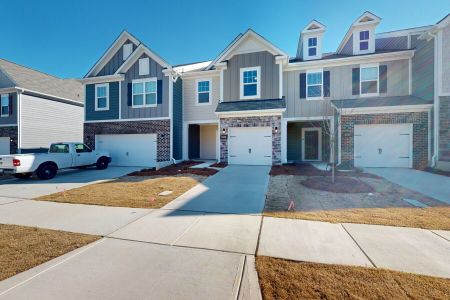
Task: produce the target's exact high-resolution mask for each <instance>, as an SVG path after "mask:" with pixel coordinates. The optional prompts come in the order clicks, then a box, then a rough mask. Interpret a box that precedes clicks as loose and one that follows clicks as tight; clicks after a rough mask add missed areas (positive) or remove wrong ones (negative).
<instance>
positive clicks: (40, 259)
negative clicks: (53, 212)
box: [0, 224, 100, 281]
mask: <svg viewBox="0 0 450 300" xmlns="http://www.w3.org/2000/svg"><path fill="white" fill-rule="evenodd" d="M99 238H100V237H98V236H93V235H86V234H79V233H71V232H65V231H57V230H48V229H40V228H34V227H25V226H16V225H4V224H0V281H1V280H4V279H6V278H8V277H11V276H13V275H15V274H18V273H20V272H23V271H25V270H28V269H31V268H33V267H35V266H37V265H40V264H42V263H44V262H46V261H49V260H51V259H53V258H55V257H58V256H61V255H63V254H65V253H67V252H70V251H72V250H75V249H77V248H79V247H81V246H84V245H86V244H89V243H91V242H93V241H95V240H98V239H99Z"/></svg>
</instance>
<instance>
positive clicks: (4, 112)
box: [1, 94, 9, 117]
mask: <svg viewBox="0 0 450 300" xmlns="http://www.w3.org/2000/svg"><path fill="white" fill-rule="evenodd" d="M1 97H2V98H1V99H2V100H1V106H2V107H1V116H2V117H7V116H9V95H8V94H5V95H2V96H1Z"/></svg>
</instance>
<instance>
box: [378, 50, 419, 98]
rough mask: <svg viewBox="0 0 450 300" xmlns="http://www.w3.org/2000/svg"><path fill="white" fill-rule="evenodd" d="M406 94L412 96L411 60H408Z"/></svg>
mask: <svg viewBox="0 0 450 300" xmlns="http://www.w3.org/2000/svg"><path fill="white" fill-rule="evenodd" d="M378 76H379V75H378ZM408 93H409V94H410V95H412V59H411V58H410V59H408Z"/></svg>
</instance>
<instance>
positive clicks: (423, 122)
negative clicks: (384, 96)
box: [341, 112, 428, 169]
mask: <svg viewBox="0 0 450 300" xmlns="http://www.w3.org/2000/svg"><path fill="white" fill-rule="evenodd" d="M341 118H342V119H341V165H342V167H344V168H353V166H354V165H353V164H354V161H353V160H354V157H353V156H354V152H353V151H354V140H353V138H354V126H355V125H362V124H407V123H412V124H413V167H414V168H415V169H424V168H426V167H427V166H428V113H427V112H410V113H385V114H368V115H362V114H361V115H343V116H342V117H341Z"/></svg>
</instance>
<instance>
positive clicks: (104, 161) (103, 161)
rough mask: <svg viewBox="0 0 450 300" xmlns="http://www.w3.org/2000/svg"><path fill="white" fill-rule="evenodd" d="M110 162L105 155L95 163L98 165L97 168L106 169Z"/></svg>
mask: <svg viewBox="0 0 450 300" xmlns="http://www.w3.org/2000/svg"><path fill="white" fill-rule="evenodd" d="M108 164H109V160H108V158H106V157H104V156H103V157H100V158H99V159H98V160H97V163H96V164H95V166H96V167H97V170H104V169H106V168H108Z"/></svg>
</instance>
